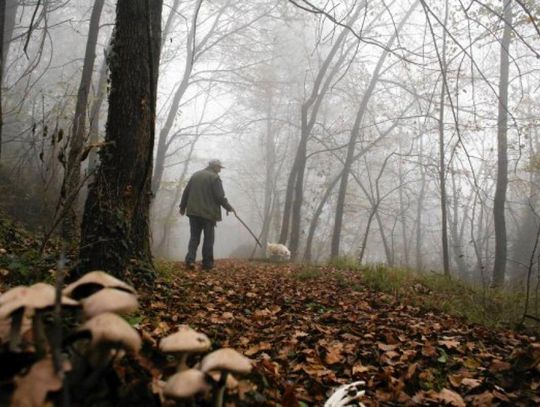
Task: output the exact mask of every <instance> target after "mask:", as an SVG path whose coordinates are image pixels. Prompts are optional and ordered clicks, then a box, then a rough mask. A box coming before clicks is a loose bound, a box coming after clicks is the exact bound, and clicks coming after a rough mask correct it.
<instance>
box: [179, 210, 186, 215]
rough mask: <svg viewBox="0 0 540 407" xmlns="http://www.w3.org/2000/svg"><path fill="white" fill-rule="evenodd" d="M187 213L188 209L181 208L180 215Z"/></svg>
mask: <svg viewBox="0 0 540 407" xmlns="http://www.w3.org/2000/svg"><path fill="white" fill-rule="evenodd" d="M185 213H186V210H185V209H183V208H180V216H184V214H185Z"/></svg>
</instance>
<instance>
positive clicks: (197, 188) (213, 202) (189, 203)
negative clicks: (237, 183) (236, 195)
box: [180, 168, 233, 222]
mask: <svg viewBox="0 0 540 407" xmlns="http://www.w3.org/2000/svg"><path fill="white" fill-rule="evenodd" d="M221 206H223V207H224V208H225V210H226V211H227V212H232V211H233V208H232V206H231V205H230V204H229V201H227V198H225V192H224V191H223V185H222V183H221V178H219V175H218V174H216V173H215V172H214V171H212V170H211V169H210V168H205V169H204V170H200V171H197V172H196V173H195V174H193V175H192V176H191V178H190V180H189V182H188V184H187V186H186V189H184V192H183V194H182V199H181V201H180V212H181V213H185V214H186V215H188V216H199V217H201V218H204V219H208V220H211V221H214V222H219V221H220V220H221Z"/></svg>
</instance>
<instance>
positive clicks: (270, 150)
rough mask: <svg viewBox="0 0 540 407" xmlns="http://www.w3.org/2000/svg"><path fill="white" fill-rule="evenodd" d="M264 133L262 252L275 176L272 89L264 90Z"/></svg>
mask: <svg viewBox="0 0 540 407" xmlns="http://www.w3.org/2000/svg"><path fill="white" fill-rule="evenodd" d="M266 101H267V105H266V113H267V116H266V134H265V150H266V154H265V166H266V179H265V182H264V208H263V225H262V230H261V243H262V246H263V247H262V249H261V250H262V252H263V254H265V253H266V245H267V244H268V236H269V234H270V225H271V223H272V206H273V205H272V201H273V194H274V191H275V178H276V145H275V139H274V129H273V125H272V124H273V111H272V105H273V103H272V101H273V93H272V89H268V90H267V92H266Z"/></svg>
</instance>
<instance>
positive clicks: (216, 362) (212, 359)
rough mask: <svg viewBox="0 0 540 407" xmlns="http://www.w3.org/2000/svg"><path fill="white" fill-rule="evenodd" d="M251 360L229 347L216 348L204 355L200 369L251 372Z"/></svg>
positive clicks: (206, 370) (205, 370) (240, 372)
mask: <svg viewBox="0 0 540 407" xmlns="http://www.w3.org/2000/svg"><path fill="white" fill-rule="evenodd" d="M251 368H252V366H251V360H249V359H248V358H246V357H245V356H243V355H241V354H240V353H238V352H237V351H235V350H234V349H231V348H224V349H218V350H216V351H214V352H212V353H209V354H208V355H206V356H205V357H204V358H203V359H202V361H201V370H202V371H203V372H210V371H212V370H222V371H223V370H226V371H227V372H232V373H239V374H246V373H249V372H251Z"/></svg>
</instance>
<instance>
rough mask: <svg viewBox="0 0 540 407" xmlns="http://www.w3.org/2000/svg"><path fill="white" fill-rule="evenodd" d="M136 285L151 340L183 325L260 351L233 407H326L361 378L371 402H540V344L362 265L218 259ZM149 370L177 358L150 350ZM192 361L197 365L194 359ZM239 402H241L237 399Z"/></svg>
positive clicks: (177, 267)
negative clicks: (371, 281) (390, 285)
mask: <svg viewBox="0 0 540 407" xmlns="http://www.w3.org/2000/svg"><path fill="white" fill-rule="evenodd" d="M172 267H173V273H169V274H170V275H169V276H168V277H167V278H163V279H158V280H156V282H155V283H154V284H153V285H152V286H148V285H145V286H142V287H141V286H140V284H139V287H138V288H139V292H140V293H141V296H140V300H141V305H142V307H141V309H142V310H143V314H142V315H141V318H140V322H139V323H138V324H137V327H138V328H139V330H141V331H142V335H143V338H145V341H146V342H148V343H149V344H150V345H152V344H153V343H158V342H159V339H160V338H162V337H164V336H166V335H168V334H170V333H172V332H173V331H174V330H175V329H176V327H177V326H178V325H179V324H188V325H190V326H191V327H193V328H194V329H196V330H198V331H200V332H203V333H205V334H206V335H208V336H209V337H210V339H211V340H212V343H213V345H214V347H215V348H218V347H232V348H234V349H236V350H238V351H239V352H241V353H243V354H244V355H246V356H248V357H250V358H251V359H252V360H254V363H255V369H254V372H253V373H252V374H251V375H250V376H248V377H247V379H243V380H240V384H239V386H238V388H237V389H236V390H235V391H236V394H234V395H230V397H229V399H230V400H232V401H230V402H229V405H230V406H233V405H238V406H244V405H245V406H247V405H258V406H277V405H280V406H283V407H292V406H306V405H308V406H322V405H323V404H324V402H325V400H326V399H328V397H329V396H330V395H331V394H332V391H333V390H334V389H335V388H337V387H339V386H341V385H344V384H349V383H352V382H354V381H359V380H363V381H365V382H366V384H365V391H366V393H365V396H364V397H363V398H362V400H361V401H362V402H363V403H364V404H365V405H366V406H403V405H426V406H430V405H431V406H441V405H443V406H457V407H459V406H465V405H472V406H487V405H494V406H496V405H501V406H504V405H512V406H530V405H538V404H540V343H539V342H538V339H537V338H535V337H533V336H527V335H524V334H520V333H517V332H514V331H510V330H493V329H488V328H486V327H483V326H478V325H471V324H467V323H465V322H464V321H463V320H460V319H458V318H455V317H451V316H449V315H446V314H443V313H439V312H434V311H429V310H423V309H420V308H417V307H414V306H411V305H408V304H405V303H400V302H398V301H396V299H395V298H394V297H393V296H391V295H388V294H385V293H381V292H376V291H373V290H370V289H368V288H366V287H365V286H363V285H362V275H361V272H357V271H356V272H354V271H343V270H340V271H339V272H337V271H336V270H334V269H332V268H331V267H327V268H323V269H322V275H321V276H319V277H316V278H308V279H305V278H299V277H300V270H301V268H300V267H299V266H295V265H290V264H283V263H282V264H277V263H262V262H261V263H259V262H247V261H242V260H221V261H219V262H217V266H216V268H215V269H214V270H212V271H211V272H204V271H200V270H195V271H191V270H186V269H184V267H183V266H182V264H181V263H178V264H174V265H173V266H172ZM143 358H146V361H145V362H144V363H145V364H146V365H147V369H148V371H149V372H150V374H151V375H153V376H154V380H155V381H157V380H159V379H160V378H161V377H160V375H161V373H160V372H163V371H164V369H165V370H166V369H174V366H172V365H171V364H170V361H168V360H167V359H165V358H163V357H159V356H157V355H156V354H153V353H148V354H146V355H144V356H143ZM192 363H196V360H193V361H192ZM234 400H236V401H234Z"/></svg>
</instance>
